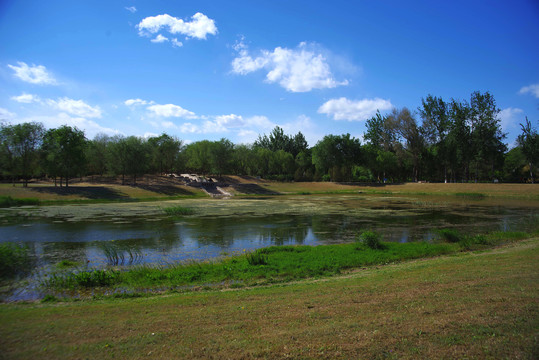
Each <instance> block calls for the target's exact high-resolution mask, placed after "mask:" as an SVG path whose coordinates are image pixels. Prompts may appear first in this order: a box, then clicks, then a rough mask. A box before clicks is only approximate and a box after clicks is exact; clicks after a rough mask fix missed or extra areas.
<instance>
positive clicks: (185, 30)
mask: <svg viewBox="0 0 539 360" xmlns="http://www.w3.org/2000/svg"><path fill="white" fill-rule="evenodd" d="M191 19H192V20H191V21H184V20H182V19H178V18H175V17H174V16H170V15H168V14H163V15H157V16H149V17H146V18H144V19H142V21H141V22H140V23H139V24H138V25H137V28H138V30H139V35H141V36H148V35H153V34H156V33H158V32H159V31H161V29H165V30H166V31H168V32H169V33H171V34H182V35H184V36H185V37H186V38H196V39H206V37H207V36H208V35H215V34H217V27H216V26H215V21H214V20H212V19H210V18H209V17H207V16H206V15H204V14H202V13H196V14H195V15H193V16H192V18H191ZM176 42H177V43H179V42H178V41H177V40H176ZM180 44H181V43H180ZM175 45H176V46H179V45H178V44H175Z"/></svg>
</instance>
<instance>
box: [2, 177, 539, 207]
mask: <svg viewBox="0 0 539 360" xmlns="http://www.w3.org/2000/svg"><path fill="white" fill-rule="evenodd" d="M224 180H225V181H226V182H227V183H228V184H229V186H224V188H225V189H226V190H227V191H229V192H231V193H233V194H234V195H236V196H246V195H247V196H252V195H263V196H271V195H310V194H347V193H364V194H395V195H443V196H447V195H449V196H464V197H466V196H470V197H475V198H484V197H490V198H512V199H529V200H539V184H491V183H479V184H475V183H466V184H441V183H404V184H371V185H365V184H362V185H360V184H341V183H332V182H275V181H266V180H260V179H256V178H253V177H239V176H227V177H225V179H224ZM2 196H4V197H5V196H10V197H11V198H13V199H35V200H37V201H40V202H41V203H42V204H43V205H47V204H54V203H58V202H67V203H69V202H77V201H84V202H100V201H115V202H121V201H133V200H139V201H150V200H159V199H176V198H191V197H207V195H206V194H205V193H204V192H203V191H202V190H201V189H198V188H194V187H190V186H186V185H181V184H180V183H179V182H177V181H175V180H174V179H169V178H163V177H156V176H147V177H146V178H145V179H141V180H140V182H139V184H138V185H137V186H131V185H120V184H118V183H115V182H111V183H93V182H72V183H71V185H70V186H69V187H68V188H65V187H55V186H54V184H53V183H31V184H29V186H28V187H27V188H24V187H22V185H21V184H18V185H17V186H15V187H14V186H12V185H11V184H0V197H2Z"/></svg>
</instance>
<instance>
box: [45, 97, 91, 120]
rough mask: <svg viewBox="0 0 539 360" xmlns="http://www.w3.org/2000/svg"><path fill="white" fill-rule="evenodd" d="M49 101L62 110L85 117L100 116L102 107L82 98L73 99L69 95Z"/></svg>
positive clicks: (48, 101) (51, 104)
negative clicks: (91, 104)
mask: <svg viewBox="0 0 539 360" xmlns="http://www.w3.org/2000/svg"><path fill="white" fill-rule="evenodd" d="M47 103H48V104H49V105H50V106H52V107H54V108H56V109H58V110H61V111H65V112H67V113H69V114H71V115H75V116H81V117H85V118H100V117H101V109H100V108H99V106H90V105H88V104H86V103H85V102H84V101H82V100H73V99H70V98H67V97H63V98H60V99H58V100H51V99H49V100H47Z"/></svg>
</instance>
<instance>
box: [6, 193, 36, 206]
mask: <svg viewBox="0 0 539 360" xmlns="http://www.w3.org/2000/svg"><path fill="white" fill-rule="evenodd" d="M40 204H41V201H40V200H39V199H35V198H20V199H19V198H12V197H11V196H0V208H6V207H12V206H27V205H40Z"/></svg>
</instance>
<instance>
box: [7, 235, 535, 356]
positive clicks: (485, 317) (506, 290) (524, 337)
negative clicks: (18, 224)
mask: <svg viewBox="0 0 539 360" xmlns="http://www.w3.org/2000/svg"><path fill="white" fill-rule="evenodd" d="M517 237H519V236H517ZM449 245H451V244H449ZM286 249H287V250H286V251H284V252H288V253H291V254H293V253H298V254H306V253H308V250H305V249H304V248H299V249H296V248H295V247H287V248H286ZM266 252H267V253H268V255H270V254H271V253H275V254H281V255H282V254H283V253H284V252H281V251H277V250H276V249H274V248H269V249H268V250H267V251H266ZM538 261H539V239H537V238H535V239H531V240H524V241H521V242H518V243H515V244H511V245H509V246H504V247H499V248H496V249H490V250H487V251H482V252H476V253H469V252H466V253H458V254H456V255H452V256H440V257H436V258H431V259H427V260H421V261H410V262H404V263H400V264H396V265H392V266H382V267H372V268H368V269H363V270H361V271H356V272H352V273H349V274H346V276H336V277H332V278H327V279H324V281H317V280H306V281H300V282H295V283H291V284H286V285H279V286H268V287H257V288H244V289H240V290H233V291H200V292H189V293H181V294H180V293H172V292H169V293H167V294H166V296H146V295H145V294H144V295H143V296H140V297H139V295H140V294H136V295H134V296H128V295H125V296H124V295H117V296H114V297H112V296H108V297H103V298H101V300H95V301H78V302H63V301H62V300H60V302H55V299H54V298H52V297H51V298H50V299H49V300H50V303H48V302H46V303H26V304H24V303H17V304H3V305H1V306H0V323H1V324H7V325H6V326H0V348H1V349H2V356H0V357H5V358H7V359H45V358H47V359H86V358H88V359H112V358H115V359H138V358H188V359H210V358H215V359H217V358H228V359H251V358H264V359H284V358H294V359H386V358H387V359H397V358H398V359H401V358H402V359H536V358H537V355H538V354H539V352H538V349H539V342H538V338H537V329H539V303H538V302H537V299H538V298H539V288H538V287H537V276H538V268H537V263H538Z"/></svg>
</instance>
